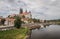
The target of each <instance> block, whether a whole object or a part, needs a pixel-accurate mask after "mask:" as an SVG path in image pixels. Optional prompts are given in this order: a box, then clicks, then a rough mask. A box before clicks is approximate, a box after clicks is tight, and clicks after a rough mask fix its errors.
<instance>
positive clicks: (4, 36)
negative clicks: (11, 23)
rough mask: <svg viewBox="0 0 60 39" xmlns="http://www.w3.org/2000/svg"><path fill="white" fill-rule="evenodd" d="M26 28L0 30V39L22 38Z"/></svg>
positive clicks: (24, 35)
mask: <svg viewBox="0 0 60 39" xmlns="http://www.w3.org/2000/svg"><path fill="white" fill-rule="evenodd" d="M27 31H28V28H20V29H14V30H6V31H0V39H24V38H25V37H26V34H27Z"/></svg>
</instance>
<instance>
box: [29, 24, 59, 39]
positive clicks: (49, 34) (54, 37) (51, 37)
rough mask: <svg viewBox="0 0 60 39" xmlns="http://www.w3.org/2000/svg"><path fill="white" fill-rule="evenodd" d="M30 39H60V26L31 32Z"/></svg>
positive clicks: (51, 26)
mask: <svg viewBox="0 0 60 39" xmlns="http://www.w3.org/2000/svg"><path fill="white" fill-rule="evenodd" d="M30 39H60V25H50V26H45V28H40V29H35V30H32V33H31V38H30Z"/></svg>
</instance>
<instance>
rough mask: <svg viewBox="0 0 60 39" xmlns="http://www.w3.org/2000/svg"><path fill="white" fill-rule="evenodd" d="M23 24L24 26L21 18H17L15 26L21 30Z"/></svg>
mask: <svg viewBox="0 0 60 39" xmlns="http://www.w3.org/2000/svg"><path fill="white" fill-rule="evenodd" d="M21 24H22V21H21V18H20V17H19V16H15V22H14V26H15V27H16V28H18V29H19V28H20V27H21Z"/></svg>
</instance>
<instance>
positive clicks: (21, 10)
mask: <svg viewBox="0 0 60 39" xmlns="http://www.w3.org/2000/svg"><path fill="white" fill-rule="evenodd" d="M25 12H26V13H27V10H26V11H25ZM19 13H20V14H22V13H23V9H22V8H20V12H19ZM29 13H31V11H29Z"/></svg>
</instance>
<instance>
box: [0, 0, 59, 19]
mask: <svg viewBox="0 0 60 39" xmlns="http://www.w3.org/2000/svg"><path fill="white" fill-rule="evenodd" d="M20 8H23V9H24V11H25V10H26V9H27V10H28V11H31V14H32V18H37V19H43V20H44V19H47V20H50V19H60V0H0V16H4V17H7V16H8V15H10V14H18V13H19V9H20Z"/></svg>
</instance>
